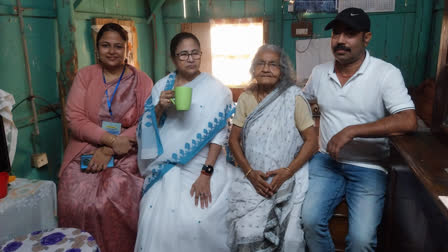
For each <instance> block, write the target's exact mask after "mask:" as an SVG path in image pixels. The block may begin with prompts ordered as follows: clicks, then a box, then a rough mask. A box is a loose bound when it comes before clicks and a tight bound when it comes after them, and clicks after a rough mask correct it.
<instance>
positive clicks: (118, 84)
mask: <svg viewBox="0 0 448 252" xmlns="http://www.w3.org/2000/svg"><path fill="white" fill-rule="evenodd" d="M124 70H126V65H125V66H124V67H123V72H121V75H120V78H119V79H118V82H117V85H116V86H115V89H114V92H113V93H112V96H111V97H110V99H109V93H108V92H107V88H106V101H107V107H109V114H110V117H113V116H112V100H113V99H114V96H115V93H116V92H117V89H118V86H120V82H121V78H122V77H123V74H124ZM103 81H104V84H106V77H104V71H103Z"/></svg>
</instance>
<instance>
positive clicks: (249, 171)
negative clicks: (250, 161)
mask: <svg viewBox="0 0 448 252" xmlns="http://www.w3.org/2000/svg"><path fill="white" fill-rule="evenodd" d="M252 170H253V169H252V168H250V169H249V170H248V171H247V172H246V175H244V176H245V177H246V178H247V176H249V174H250V173H251V172H252Z"/></svg>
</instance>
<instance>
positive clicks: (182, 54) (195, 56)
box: [176, 51, 202, 61]
mask: <svg viewBox="0 0 448 252" xmlns="http://www.w3.org/2000/svg"><path fill="white" fill-rule="evenodd" d="M190 55H191V58H192V59H193V60H198V59H200V58H201V55H202V52H201V51H192V52H190V53H189V52H187V51H182V52H180V53H178V54H176V56H177V57H178V58H179V60H181V61H185V60H188V57H189V56H190Z"/></svg>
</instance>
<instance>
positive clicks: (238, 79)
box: [210, 19, 263, 87]
mask: <svg viewBox="0 0 448 252" xmlns="http://www.w3.org/2000/svg"><path fill="white" fill-rule="evenodd" d="M210 38H211V60H212V64H211V65H212V74H213V76H215V77H216V78H218V79H219V80H221V81H222V82H223V83H224V84H225V85H227V86H229V87H242V86H247V85H248V83H249V81H250V78H251V77H250V73H249V68H250V64H251V62H252V59H253V57H254V56H255V53H256V52H257V49H258V48H259V47H260V46H261V45H263V21H262V20H261V19H237V20H228V19H227V20H226V19H222V20H212V21H211V26H210Z"/></svg>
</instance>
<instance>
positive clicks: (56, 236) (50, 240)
mask: <svg viewBox="0 0 448 252" xmlns="http://www.w3.org/2000/svg"><path fill="white" fill-rule="evenodd" d="M64 237H65V234H63V233H61V232H57V233H52V234H50V235H47V236H45V237H44V238H42V239H41V240H40V244H42V245H44V246H46V245H53V244H56V243H58V242H60V241H62V240H63V239H64Z"/></svg>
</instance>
